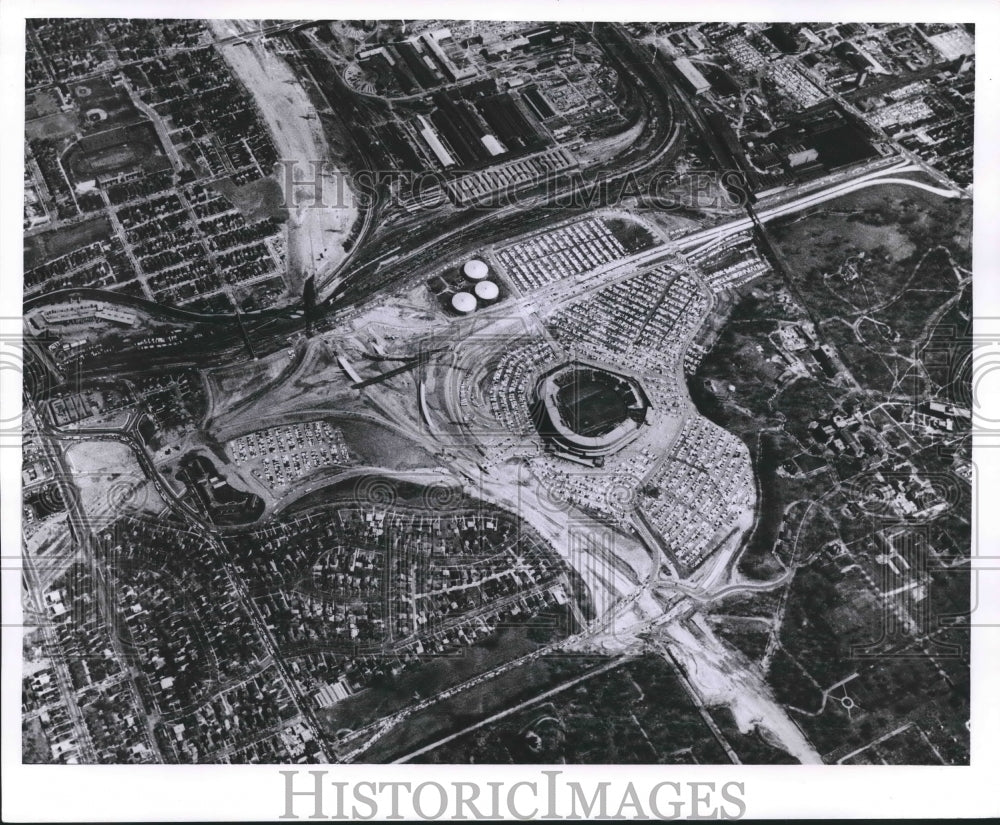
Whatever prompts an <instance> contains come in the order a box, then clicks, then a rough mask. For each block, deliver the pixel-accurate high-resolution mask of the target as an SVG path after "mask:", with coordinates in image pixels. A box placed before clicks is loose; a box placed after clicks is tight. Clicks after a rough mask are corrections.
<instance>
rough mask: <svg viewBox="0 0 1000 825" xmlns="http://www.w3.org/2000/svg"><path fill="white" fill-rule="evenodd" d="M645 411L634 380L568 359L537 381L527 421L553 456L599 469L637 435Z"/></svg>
mask: <svg viewBox="0 0 1000 825" xmlns="http://www.w3.org/2000/svg"><path fill="white" fill-rule="evenodd" d="M649 407H650V403H649V398H648V397H647V395H646V393H645V391H644V390H643V389H642V386H641V385H640V384H639V382H638V381H637V380H635V379H634V378H630V377H628V376H626V375H622V374H620V373H616V372H611V371H609V370H607V369H605V368H603V367H600V366H598V365H596V364H588V363H585V362H582V361H573V362H571V363H569V364H564V365H562V366H560V367H557V368H556V369H554V370H551V371H549V372H547V373H546V374H545V375H543V376H542V377H541V378H540V379H539V381H538V384H537V385H536V388H535V400H534V403H533V405H532V417H533V418H534V421H535V425H536V426H537V428H538V432H539V433H540V434H541V436H542V437H543V438H544V439H545V441H546V443H547V444H548V446H549V448H550V449H551V450H552V451H553V452H555V453H557V454H558V455H562V456H563V457H565V458H569V459H571V460H574V461H579V462H581V463H585V464H592V465H593V466H598V467H599V466H601V465H602V464H603V463H604V457H605V456H608V455H611V454H612V453H616V452H618V451H619V450H620V449H622V447H624V446H625V445H626V444H628V443H629V442H631V441H633V440H634V439H635V438H636V437H637V436H638V435H639V432H640V430H641V427H642V425H643V424H644V423H645V421H646V414H647V412H648V411H649Z"/></svg>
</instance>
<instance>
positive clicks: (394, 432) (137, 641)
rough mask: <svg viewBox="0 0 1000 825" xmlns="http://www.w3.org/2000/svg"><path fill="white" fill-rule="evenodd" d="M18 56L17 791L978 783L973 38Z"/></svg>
mask: <svg viewBox="0 0 1000 825" xmlns="http://www.w3.org/2000/svg"><path fill="white" fill-rule="evenodd" d="M819 8H820V9H821V8H822V7H819ZM36 13H37V12H36ZM244 13H246V12H244ZM327 13H328V14H329V13H330V12H329V11H328V12H327ZM612 13H613V11H612ZM694 13H697V11H695V12H694ZM22 22H23V21H22ZM25 28H26V30H25V32H24V36H25V38H26V51H25V62H24V72H25V97H24V107H25V110H24V112H25V123H24V129H25V134H24V197H23V262H24V263H23V271H24V276H23V295H22V301H23V310H22V311H23V348H24V351H23V417H22V422H21V427H20V436H19V438H20V444H21V448H22V456H23V458H22V464H21V503H20V507H21V511H22V516H21V518H22V523H21V540H22V553H23V556H22V564H23V571H22V572H23V578H22V590H21V593H22V598H23V611H24V629H23V639H22V642H21V646H22V650H23V654H22V655H23V665H22V672H21V674H20V681H21V731H22V745H21V759H22V762H23V763H26V764H28V763H30V764H42V763H45V764H112V765H126V764H140V763H152V764H157V763H167V764H177V763H182V764H194V763H199V764H249V763H259V764H278V765H296V764H328V763H363V764H389V763H422V764H437V765H454V764H462V765H466V764H490V765H496V764H512V765H526V764H537V765H559V764H565V765H585V764H606V765H625V764H635V765H649V764H659V765H729V764H736V765H761V764H766V765H798V764H815V765H824V764H825V765H886V764H888V765H968V764H969V763H970V727H971V725H970V644H969V642H970V624H971V622H970V618H969V616H970V611H971V610H972V608H973V607H974V605H973V604H971V602H972V598H971V596H970V591H971V587H970V581H971V579H970V577H971V575H972V573H971V572H970V555H971V547H972V524H971V522H972V501H973V498H974V493H973V463H972V431H973V429H974V428H973V425H972V408H973V398H972V388H971V385H972V357H973V349H974V347H973V344H974V339H973V336H972V317H973V314H972V313H973V310H972V271H971V267H972V242H971V235H972V205H973V194H972V193H973V181H972V169H973V126H974V123H973V107H974V102H975V86H976V84H975V27H974V25H973V24H967V25H962V24H953V23H947V24H943V23H851V22H809V23H788V22H757V23H743V22H739V21H734V22H709V23H691V22H686V23H667V22H661V23H654V22H635V23H629V22H595V23H591V22H567V21H561V22H540V21H533V22H524V21H522V22H517V21H509V22H507V21H482V20H480V21H468V20H360V19H359V20H288V19H273V20H256V19H254V20H248V19H241V20H225V19H211V20H208V19H206V20H201V19H152V18H142V19H140V18H134V19H126V18H94V17H87V18H82V17H80V18H74V17H60V18H44V19H43V18H33V19H28V20H27V24H26V27H25ZM984 54H985V49H984ZM984 59H985V58H984ZM19 65H20V64H19V63H18V66H19ZM984 72H985V68H984ZM984 76H985V74H984ZM15 102H16V101H15ZM15 151H16V152H18V153H19V152H20V148H19V146H18V145H17V144H15ZM16 183H17V179H16V175H15V180H14V184H15V187H14V188H15V194H16ZM984 191H985V190H984ZM18 208H19V207H18ZM14 217H15V219H16V215H15V216H14ZM14 229H15V232H16V231H17V230H16V225H15V227H14ZM15 237H16V236H15ZM14 249H15V252H16V243H15V245H14ZM977 260H978V258H977ZM15 263H16V261H15ZM17 323H20V322H17ZM14 498H15V502H14V503H15V509H16V506H17V502H16V494H15V496H14ZM16 552H17V551H16V549H15V550H14V554H15V555H16ZM15 596H16V594H15ZM14 601H15V602H16V597H15V600H14ZM19 632H20V631H19ZM16 721H17V714H16V710H15V713H14V722H15V725H16ZM15 748H16V744H15ZM15 753H16V751H15ZM799 773H800V774H801V773H807V772H803V771H800V772H799ZM793 775H794V774H793Z"/></svg>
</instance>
